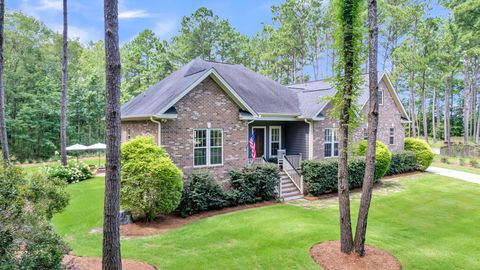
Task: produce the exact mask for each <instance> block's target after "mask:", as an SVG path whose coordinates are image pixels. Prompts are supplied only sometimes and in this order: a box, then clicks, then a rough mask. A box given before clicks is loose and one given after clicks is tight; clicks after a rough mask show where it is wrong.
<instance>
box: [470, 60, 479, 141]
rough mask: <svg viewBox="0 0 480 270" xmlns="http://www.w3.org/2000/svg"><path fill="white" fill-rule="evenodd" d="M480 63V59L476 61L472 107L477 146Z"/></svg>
mask: <svg viewBox="0 0 480 270" xmlns="http://www.w3.org/2000/svg"><path fill="white" fill-rule="evenodd" d="M479 62H480V57H477V59H475V66H474V67H473V82H472V97H473V106H472V117H473V126H472V128H473V130H474V132H473V140H474V142H475V144H478V136H479V134H478V128H477V127H478V122H479V121H480V119H479V117H478V116H477V114H476V112H475V109H476V108H477V103H478V99H477V88H478V66H479V64H480V63H479Z"/></svg>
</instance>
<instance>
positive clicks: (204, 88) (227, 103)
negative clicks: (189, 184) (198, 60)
mask: <svg viewBox="0 0 480 270" xmlns="http://www.w3.org/2000/svg"><path fill="white" fill-rule="evenodd" d="M175 108H176V110H177V113H178V118H177V119H175V120H168V121H166V122H165V123H162V136H161V140H162V145H163V146H164V147H165V149H166V150H167V152H168V153H169V154H170V156H171V158H172V159H173V161H174V162H175V164H177V166H179V167H180V168H182V170H183V172H184V174H185V175H186V176H188V175H189V174H190V173H191V172H192V171H193V170H209V171H211V172H212V173H213V174H214V175H215V176H216V178H217V179H225V176H227V174H228V172H229V171H230V170H232V169H234V168H241V167H243V166H245V165H246V157H247V153H246V149H247V148H246V147H247V123H246V122H245V121H241V120H240V119H239V108H238V106H237V105H236V103H235V102H234V101H233V100H232V99H231V98H230V97H228V95H227V94H226V93H225V92H224V91H223V89H221V88H220V86H219V85H218V84H217V83H216V82H215V81H213V80H212V79H211V78H207V79H205V80H204V81H203V82H202V83H200V84H199V85H198V86H197V87H195V88H194V89H193V90H192V91H191V92H190V93H188V94H187V95H186V96H185V97H183V98H182V99H180V100H179V101H178V102H177V104H175ZM208 123H210V126H211V128H221V129H223V165H214V166H210V167H200V168H197V167H196V168H194V166H193V136H194V135H193V131H194V129H195V128H207V127H208Z"/></svg>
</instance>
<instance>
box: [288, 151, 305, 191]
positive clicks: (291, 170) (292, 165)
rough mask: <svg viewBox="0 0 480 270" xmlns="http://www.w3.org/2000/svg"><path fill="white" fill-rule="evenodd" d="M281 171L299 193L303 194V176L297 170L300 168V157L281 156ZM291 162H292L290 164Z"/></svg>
mask: <svg viewBox="0 0 480 270" xmlns="http://www.w3.org/2000/svg"><path fill="white" fill-rule="evenodd" d="M283 160H284V161H283V171H284V172H285V173H286V174H287V176H288V177H289V178H290V179H291V180H292V182H293V184H294V185H295V186H296V187H297V188H298V190H299V191H300V193H302V194H303V175H302V174H301V173H300V172H299V170H298V169H297V168H299V167H300V162H301V161H302V156H301V155H297V156H293V155H292V156H287V155H285V156H283ZM292 161H293V162H292Z"/></svg>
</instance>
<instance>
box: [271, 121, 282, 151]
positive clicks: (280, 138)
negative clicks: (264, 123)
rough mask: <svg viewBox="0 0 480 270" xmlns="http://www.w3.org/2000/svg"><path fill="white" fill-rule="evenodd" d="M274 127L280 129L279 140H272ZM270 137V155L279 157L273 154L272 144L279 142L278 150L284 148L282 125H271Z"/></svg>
mask: <svg viewBox="0 0 480 270" xmlns="http://www.w3.org/2000/svg"><path fill="white" fill-rule="evenodd" d="M273 129H278V141H273V140H272V130H273ZM268 136H269V137H268V139H269V146H270V149H269V150H270V153H269V154H270V157H273V158H275V157H277V155H272V144H273V143H278V150H280V149H282V126H270V127H269V129H268Z"/></svg>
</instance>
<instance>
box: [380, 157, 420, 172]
mask: <svg viewBox="0 0 480 270" xmlns="http://www.w3.org/2000/svg"><path fill="white" fill-rule="evenodd" d="M416 170H417V159H416V158H415V153H414V152H412V151H402V152H396V153H392V162H390V167H389V168H388V170H387V173H386V174H385V175H394V174H401V173H407V172H414V171H416Z"/></svg>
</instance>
